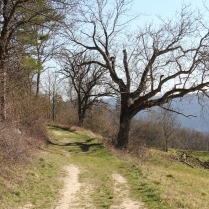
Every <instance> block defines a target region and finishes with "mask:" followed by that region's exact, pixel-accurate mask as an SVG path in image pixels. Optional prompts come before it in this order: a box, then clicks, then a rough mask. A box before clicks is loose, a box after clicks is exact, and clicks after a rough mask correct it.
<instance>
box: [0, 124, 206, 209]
mask: <svg viewBox="0 0 209 209" xmlns="http://www.w3.org/2000/svg"><path fill="white" fill-rule="evenodd" d="M48 130H49V133H50V139H51V143H50V144H49V145H48V146H47V147H43V148H42V149H41V150H40V153H39V155H38V156H37V159H36V160H34V162H33V165H31V166H30V167H28V168H27V169H26V168H25V167H23V168H21V167H19V168H18V169H17V170H16V169H15V170H14V171H13V172H16V175H17V176H16V178H10V179H9V181H7V180H6V179H4V181H1V182H2V183H1V185H0V187H1V191H3V192H2V193H1V202H0V208H2V209H14V208H18V209H30V208H31V209H32V208H41V209H50V208H56V209H68V207H69V206H70V208H71V209H83V208H89V209H90V208H91V209H92V208H95V209H100V208H107V209H116V208H117V209H121V208H125V209H130V208H132V209H168V208H169V209H176V208H187V209H196V208H201V209H207V208H208V205H209V198H208V194H209V188H208V184H209V180H208V175H209V171H208V170H203V169H202V168H199V167H198V166H195V168H191V167H189V166H187V165H186V164H183V163H180V162H179V161H178V160H177V155H176V153H175V151H174V150H171V151H170V152H169V153H164V152H161V151H157V150H147V149H145V150H143V153H144V154H143V155H141V158H140V159H136V158H134V157H133V156H131V155H130V154H127V153H124V152H122V151H120V152H119V151H116V150H113V149H110V148H108V147H106V148H105V147H104V146H103V145H102V144H101V140H102V139H101V137H100V136H98V135H96V134H94V133H92V132H90V131H87V130H84V129H79V128H76V127H71V128H66V127H65V128H64V129H63V128H59V127H56V126H49V127H48ZM197 154H198V156H199V157H200V158H201V159H203V158H204V160H208V159H209V156H208V153H203V152H199V153H197ZM21 177H22V178H24V181H23V179H22V180H21Z"/></svg>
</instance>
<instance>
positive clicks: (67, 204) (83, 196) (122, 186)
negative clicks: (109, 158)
mask: <svg viewBox="0 0 209 209" xmlns="http://www.w3.org/2000/svg"><path fill="white" fill-rule="evenodd" d="M65 170H66V171H67V175H66V177H65V178H64V188H63V189H62V190H61V191H60V192H61V197H62V198H61V199H60V203H59V204H58V206H57V207H56V208H55V209H74V208H76V209H87V208H88V209H96V207H95V206H94V205H93V201H92V200H91V198H90V195H89V194H90V193H91V190H92V189H93V187H92V186H91V185H88V184H87V183H82V184H81V183H80V182H79V178H78V176H79V173H80V172H81V171H80V169H79V168H78V167H76V166H75V165H72V164H71V165H69V166H67V167H65ZM112 178H113V181H114V185H113V186H114V205H112V206H111V207H110V209H145V208H144V205H143V203H140V202H137V201H134V200H132V199H130V198H129V188H128V185H127V181H126V179H125V178H124V177H122V176H121V175H120V174H117V173H114V174H112Z"/></svg>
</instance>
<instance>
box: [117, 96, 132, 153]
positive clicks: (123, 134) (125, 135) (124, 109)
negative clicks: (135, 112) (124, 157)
mask: <svg viewBox="0 0 209 209" xmlns="http://www.w3.org/2000/svg"><path fill="white" fill-rule="evenodd" d="M127 98H128V97H127V96H125V95H124V96H122V95H121V113H120V126H119V132H118V137H117V141H116V145H115V146H116V148H118V149H126V148H127V147H128V139H129V131H130V124H131V119H132V116H131V113H130V108H129V107H128V105H127Z"/></svg>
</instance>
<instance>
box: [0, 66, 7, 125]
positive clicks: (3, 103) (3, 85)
mask: <svg viewBox="0 0 209 209" xmlns="http://www.w3.org/2000/svg"><path fill="white" fill-rule="evenodd" d="M0 101H1V120H2V121H3V122H5V121H6V72H5V69H2V72H1V96H0Z"/></svg>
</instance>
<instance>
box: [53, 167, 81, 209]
mask: <svg viewBox="0 0 209 209" xmlns="http://www.w3.org/2000/svg"><path fill="white" fill-rule="evenodd" d="M65 170H66V171H67V176H66V177H65V179H64V188H63V189H62V191H61V197H62V198H61V199H60V203H59V205H58V206H57V207H56V208H55V209H69V207H70V205H71V203H72V202H73V200H74V199H75V197H76V196H75V195H76V192H77V191H79V189H80V187H81V184H80V183H79V181H78V174H79V172H80V171H79V169H78V168H77V167H76V166H75V165H69V166H66V167H65Z"/></svg>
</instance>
